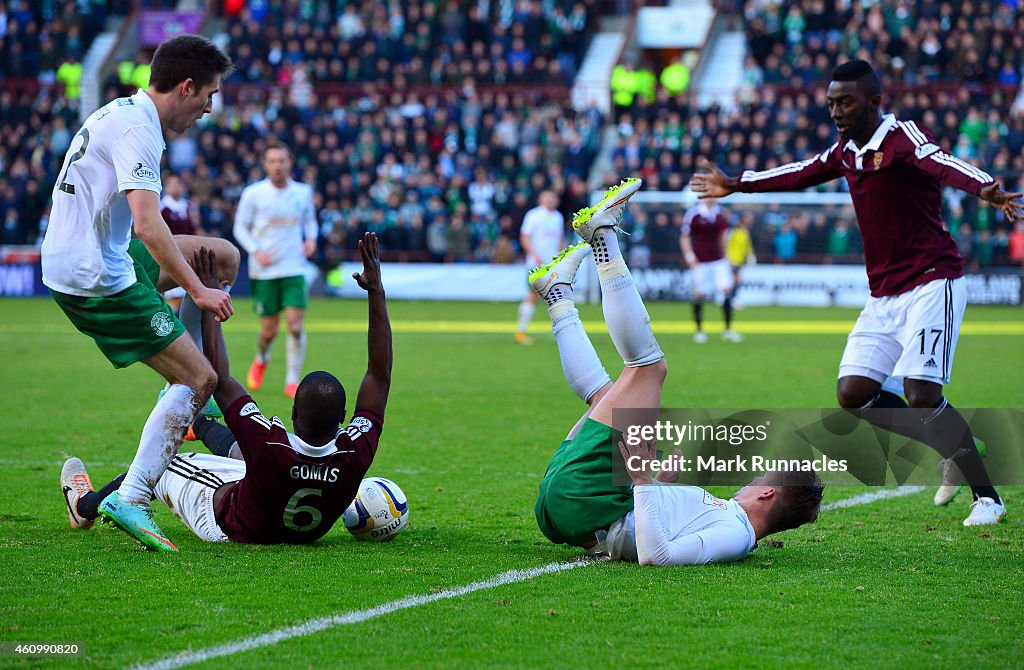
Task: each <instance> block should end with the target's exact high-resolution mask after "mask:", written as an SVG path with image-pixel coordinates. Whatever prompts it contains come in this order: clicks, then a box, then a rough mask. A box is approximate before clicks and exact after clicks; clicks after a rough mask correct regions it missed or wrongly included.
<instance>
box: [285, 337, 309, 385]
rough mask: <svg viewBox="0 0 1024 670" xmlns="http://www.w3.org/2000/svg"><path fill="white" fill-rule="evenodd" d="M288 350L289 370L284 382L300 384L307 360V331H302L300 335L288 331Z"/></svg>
mask: <svg viewBox="0 0 1024 670" xmlns="http://www.w3.org/2000/svg"><path fill="white" fill-rule="evenodd" d="M286 352H287V358H286V361H287V366H286V368H287V370H286V373H285V378H284V382H285V383H286V384H298V383H299V377H301V376H302V364H303V363H304V362H305V360H306V331H302V333H301V334H300V335H299V336H298V337H295V336H294V335H292V334H291V333H288V342H287V348H286Z"/></svg>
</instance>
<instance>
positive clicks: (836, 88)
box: [690, 60, 1024, 526]
mask: <svg viewBox="0 0 1024 670" xmlns="http://www.w3.org/2000/svg"><path fill="white" fill-rule="evenodd" d="M827 100H828V111H829V114H830V115H831V117H832V121H833V123H835V126H836V129H837V130H838V131H839V137H840V139H839V141H838V142H836V143H835V144H833V145H832V146H831V147H829V148H828V149H826V150H825V151H823V152H821V153H820V154H818V155H817V156H814V157H813V158H810V159H808V160H805V161H802V162H799V163H790V164H788V165H782V166H779V167H777V168H773V169H771V170H765V171H763V172H754V171H747V172H744V173H743V174H742V176H740V177H739V178H734V177H728V176H726V175H725V174H724V173H723V172H722V171H721V170H719V169H718V168H716V167H715V166H713V165H711V164H710V163H707V162H705V166H704V167H705V171H704V172H700V173H697V174H696V175H694V177H693V178H692V180H691V182H690V184H691V187H692V188H693V190H694V191H695V192H696V193H698V194H699V197H700V198H702V199H706V198H724V197H726V196H728V195H730V194H731V193H735V192H737V191H739V192H743V193H755V192H765V191H792V190H799V189H804V188H808V187H811V186H815V185H818V184H823V183H825V182H827V181H831V180H833V179H838V178H839V177H845V178H846V181H847V183H848V184H849V186H850V195H851V197H852V199H853V206H854V210H855V211H856V214H857V225H858V226H859V227H860V230H861V237H862V238H863V240H864V259H865V261H866V265H867V274H868V284H869V286H870V289H871V297H870V298H869V300H868V303H867V305H866V306H865V307H864V310H863V311H862V312H861V314H860V317H859V318H858V319H857V323H856V324H855V325H854V327H853V332H851V333H850V336H849V339H848V341H847V345H846V351H845V352H844V353H843V358H842V361H841V362H840V365H839V383H838V386H837V396H838V401H839V404H840V405H841V406H842V407H845V408H847V409H849V410H851V411H854V412H861V413H862V415H863V416H864V417H865V418H866V419H867V420H869V421H872V422H879V425H882V426H883V427H885V428H888V429H891V430H897V431H898V432H901V433H903V434H906V435H908V436H910V437H913V438H914V439H917V440H919V441H921V442H923V443H925V444H927V445H929V446H930V447H932V448H933V449H935V450H936V451H938V452H939V453H940V454H941V455H942V456H943V458H945V459H947V461H946V462H947V464H948V468H947V470H952V471H953V472H949V471H947V474H946V478H945V479H944V482H943V483H944V484H946V483H948V482H947V481H946V480H948V479H949V477H950V476H951V475H953V474H954V473H955V474H956V475H957V476H962V477H963V478H965V479H966V481H967V483H968V484H969V485H970V486H971V489H972V491H973V494H974V501H973V502H972V503H971V511H970V514H969V515H968V517H967V518H966V519H965V520H964V525H965V526H974V525H987V524H994V523H998V522H999V521H1001V520H1002V519H1003V517H1004V516H1005V514H1006V510H1005V507H1004V505H1003V502H1002V500H1001V499H1000V497H999V494H998V493H996V490H995V488H993V487H992V484H991V479H990V478H989V475H988V472H987V471H986V470H985V466H984V464H983V463H982V461H981V457H980V455H979V453H978V450H977V449H976V448H975V443H974V438H973V436H972V434H971V430H970V427H969V426H968V425H967V422H966V421H965V420H964V418H963V417H962V416H961V415H960V414H959V413H958V412H957V411H956V410H955V409H954V408H953V407H952V406H951V405H950V404H949V403H948V401H947V400H946V399H945V398H944V397H943V385H945V384H948V383H949V378H950V370H951V368H952V364H953V352H954V350H955V348H956V343H957V338H958V337H959V335H960V324H961V323H962V321H963V316H964V309H965V307H966V304H967V296H966V287H965V285H964V278H963V277H964V270H963V260H962V258H961V257H960V253H959V251H958V249H957V245H956V242H955V241H953V238H952V237H950V235H949V232H948V231H946V229H945V228H944V226H943V222H942V216H941V210H942V186H943V184H946V185H949V186H953V187H955V188H958V189H960V190H962V191H966V192H967V193H970V194H972V195H975V196H978V197H980V198H981V199H983V200H985V201H986V202H988V203H990V204H992V205H993V206H995V207H996V208H998V209H1000V210H1001V211H1002V212H1003V213H1004V214H1005V215H1006V217H1007V218H1008V219H1009V220H1011V221H1015V220H1020V219H1022V218H1024V205H1022V204H1021V200H1020V198H1021V195H1022V194H1020V193H1007V192H1006V191H1003V190H1002V189H1001V188H1000V186H999V184H998V182H996V180H995V179H993V178H992V177H991V176H990V175H989V174H987V173H985V172H983V171H982V170H980V169H978V168H977V167H974V166H973V165H971V164H969V163H966V162H964V161H962V160H960V159H958V158H955V157H954V156H951V155H949V154H947V153H945V152H944V151H942V150H941V149H940V148H939V147H938V146H937V145H936V143H935V138H934V136H933V135H932V133H931V131H930V130H928V129H927V128H923V127H921V126H919V125H917V124H916V123H915V122H913V121H899V120H897V119H896V117H895V116H893V115H892V114H888V115H884V116H883V114H882V112H881V109H880V107H881V102H882V95H881V81H880V80H879V78H878V75H877V74H876V73H875V72H874V70H873V69H872V68H871V66H870V65H869V64H868V63H867V62H865V61H862V60H854V61H850V62H847V63H844V64H842V65H840V66H839V67H837V68H836V69H835V72H834V73H833V75H832V82H831V83H830V84H829V87H828V96H827ZM890 377H894V378H896V379H898V380H902V381H903V391H904V394H905V395H906V397H907V401H909V406H910V407H913V408H914V409H915V410H917V412H918V415H919V416H920V419H921V420H920V421H916V420H913V421H907V420H903V419H892V420H890V419H891V417H893V416H894V415H893V413H892V412H886V413H879V412H871V411H868V410H877V409H903V408H906V407H907V406H908V405H907V402H904V400H903V398H901V397H900V396H899V395H897V394H895V393H892V392H890V391H887V390H885V389H884V388H883V384H884V383H885V382H886V380H887V379H889V378H890ZM952 490H956V489H955V488H953V489H952ZM940 502H949V498H946V499H945V500H944V501H940Z"/></svg>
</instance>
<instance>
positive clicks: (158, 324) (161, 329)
mask: <svg viewBox="0 0 1024 670" xmlns="http://www.w3.org/2000/svg"><path fill="white" fill-rule="evenodd" d="M149 326H150V328H152V329H153V332H154V333H156V335H157V337H166V336H168V335H170V334H171V331H173V330H174V321H173V320H172V319H171V317H170V315H169V314H167V312H157V313H156V314H154V315H153V318H152V319H150V320H149Z"/></svg>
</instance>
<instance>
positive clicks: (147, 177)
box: [132, 163, 160, 184]
mask: <svg viewBox="0 0 1024 670" xmlns="http://www.w3.org/2000/svg"><path fill="white" fill-rule="evenodd" d="M132 176H133V177H135V178H136V179H138V180H139V181H151V182H153V183H155V184H158V183H160V176H159V175H158V174H157V173H156V170H154V169H153V168H151V167H147V166H145V165H143V164H142V163H136V164H135V168H134V169H133V170H132Z"/></svg>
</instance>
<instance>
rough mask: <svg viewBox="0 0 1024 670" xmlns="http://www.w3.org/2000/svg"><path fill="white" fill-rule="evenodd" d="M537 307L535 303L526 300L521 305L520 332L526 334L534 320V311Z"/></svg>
mask: <svg viewBox="0 0 1024 670" xmlns="http://www.w3.org/2000/svg"><path fill="white" fill-rule="evenodd" d="M534 309H536V306H535V305H534V304H533V303H530V302H526V301H525V300H524V301H523V302H521V303H519V332H520V333H525V332H526V331H527V329H528V328H529V327H530V321H532V320H533V310H534Z"/></svg>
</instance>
